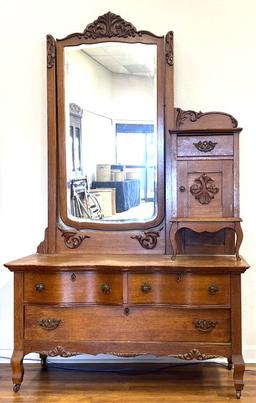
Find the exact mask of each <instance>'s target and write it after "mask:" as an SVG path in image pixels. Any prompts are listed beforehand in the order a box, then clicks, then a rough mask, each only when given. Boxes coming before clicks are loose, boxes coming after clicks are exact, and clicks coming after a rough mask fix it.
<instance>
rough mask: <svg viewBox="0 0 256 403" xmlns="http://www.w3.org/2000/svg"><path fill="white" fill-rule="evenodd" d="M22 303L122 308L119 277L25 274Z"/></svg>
mask: <svg viewBox="0 0 256 403" xmlns="http://www.w3.org/2000/svg"><path fill="white" fill-rule="evenodd" d="M24 300H25V302H30V303H43V304H48V303H72V302H80V303H107V304H122V302H123V278H122V274H121V273H116V274H112V273H95V272H77V273H76V272H74V273H72V272H62V273H43V274H40V273H25V276H24Z"/></svg>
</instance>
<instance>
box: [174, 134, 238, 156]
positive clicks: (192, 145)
mask: <svg viewBox="0 0 256 403" xmlns="http://www.w3.org/2000/svg"><path fill="white" fill-rule="evenodd" d="M233 153H234V145H233V135H232V134H229V135H220V136H216V135H213V136H203V135H200V136H194V135H193V136H178V137H177V156H178V157H211V156H213V157H216V156H232V155H233Z"/></svg>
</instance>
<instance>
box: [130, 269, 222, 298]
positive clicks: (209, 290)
mask: <svg viewBox="0 0 256 403" xmlns="http://www.w3.org/2000/svg"><path fill="white" fill-rule="evenodd" d="M128 301H129V303H130V304H152V303H155V304H172V305H229V304H230V276H229V275H217V274H212V275H210V274H207V275H202V274H190V273H188V274H164V273H154V274H139V273H134V274H129V276H128Z"/></svg>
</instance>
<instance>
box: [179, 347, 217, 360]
mask: <svg viewBox="0 0 256 403" xmlns="http://www.w3.org/2000/svg"><path fill="white" fill-rule="evenodd" d="M175 357H176V358H179V359H181V360H199V361H203V360H210V359H211V358H216V357H217V356H216V355H211V354H204V353H201V352H200V351H199V350H197V349H196V348H193V349H192V350H190V351H189V352H188V353H185V354H179V355H176V356H175Z"/></svg>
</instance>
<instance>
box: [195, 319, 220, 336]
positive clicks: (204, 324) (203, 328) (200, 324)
mask: <svg viewBox="0 0 256 403" xmlns="http://www.w3.org/2000/svg"><path fill="white" fill-rule="evenodd" d="M217 323H218V322H214V321H213V320H205V319H197V320H193V325H194V326H195V328H196V329H198V330H199V331H200V332H205V333H209V332H211V331H212V329H214V328H215V326H216V325H217Z"/></svg>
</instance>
